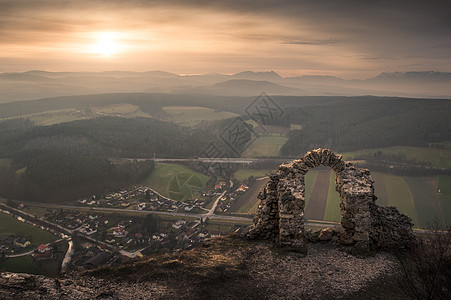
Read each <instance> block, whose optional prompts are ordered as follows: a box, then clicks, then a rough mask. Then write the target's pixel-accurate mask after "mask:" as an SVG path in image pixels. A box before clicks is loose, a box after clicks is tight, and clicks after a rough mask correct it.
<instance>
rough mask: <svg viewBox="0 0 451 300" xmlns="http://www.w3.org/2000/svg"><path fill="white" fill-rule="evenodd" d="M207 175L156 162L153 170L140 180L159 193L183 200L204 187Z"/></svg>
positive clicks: (182, 167) (181, 166)
mask: <svg viewBox="0 0 451 300" xmlns="http://www.w3.org/2000/svg"><path fill="white" fill-rule="evenodd" d="M207 181H208V176H206V175H203V174H201V173H198V172H196V171H193V170H191V169H190V168H188V167H186V166H183V165H178V164H169V163H157V164H156V168H155V170H153V172H152V173H151V174H150V175H149V176H148V177H147V178H146V179H144V181H143V182H142V184H143V185H145V186H148V187H150V188H152V189H154V190H156V191H157V192H158V193H160V194H161V195H163V196H165V197H168V198H170V199H173V200H178V201H184V200H186V199H189V198H191V197H193V196H194V194H195V193H197V192H198V191H200V190H201V189H203V188H205V185H206V183H207Z"/></svg>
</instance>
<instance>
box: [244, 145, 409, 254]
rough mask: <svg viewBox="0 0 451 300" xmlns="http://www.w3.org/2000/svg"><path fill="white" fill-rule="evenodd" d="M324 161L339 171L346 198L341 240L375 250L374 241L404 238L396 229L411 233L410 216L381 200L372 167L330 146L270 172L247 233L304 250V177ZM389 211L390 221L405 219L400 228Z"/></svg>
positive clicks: (342, 197)
mask: <svg viewBox="0 0 451 300" xmlns="http://www.w3.org/2000/svg"><path fill="white" fill-rule="evenodd" d="M320 165H323V166H328V167H330V168H331V169H332V170H333V171H334V172H335V177H336V190H337V192H338V193H339V195H340V201H341V202H340V209H341V216H342V219H341V226H342V228H343V230H342V231H341V236H340V241H341V243H343V244H346V245H354V246H355V247H357V248H359V249H369V246H370V243H371V242H374V241H375V244H378V245H379V244H381V243H382V242H384V243H385V242H386V239H387V236H389V239H393V237H395V238H396V237H397V236H400V234H399V233H395V232H394V231H400V229H399V228H401V229H402V230H401V231H403V233H404V234H405V235H406V234H407V236H409V235H410V233H411V227H412V224H411V222H410V219H409V218H408V217H407V216H405V215H402V214H400V213H399V212H398V211H397V210H396V208H381V207H379V206H377V205H376V204H375V201H376V196H375V195H374V186H373V180H372V179H371V175H370V172H369V171H368V170H367V169H359V168H355V167H354V166H353V165H352V164H351V163H349V162H348V163H345V162H344V161H343V160H342V158H341V155H336V154H335V153H334V152H333V151H331V150H329V149H316V150H313V151H310V152H308V153H307V154H306V155H304V156H303V157H302V158H300V159H298V160H294V161H292V162H291V163H288V164H282V165H281V166H280V167H279V169H278V171H277V172H276V173H274V174H271V175H270V181H269V182H268V184H267V185H266V187H265V189H263V190H262V191H261V192H260V194H259V196H258V198H259V199H260V201H261V202H260V204H259V206H258V210H257V213H256V216H255V218H254V225H253V226H251V228H250V230H249V231H248V233H247V236H248V237H250V238H262V239H275V240H276V241H277V242H278V244H279V245H280V246H283V247H290V248H292V249H293V250H297V251H304V249H305V246H306V245H305V243H306V242H305V234H304V206H305V183H304V176H305V174H306V173H307V172H308V171H309V170H310V169H313V168H315V167H317V166H320ZM387 214H391V216H390V218H389V219H390V220H392V219H393V220H395V219H399V220H400V221H399V222H401V223H400V224H398V225H399V226H398V225H396V224H392V223H393V221H388V222H387V218H386V215H387ZM382 219H384V220H383V221H381V220H382ZM390 222H392V223H390ZM395 225H396V226H395ZM390 226H392V227H393V226H394V227H393V228H394V229H393V228H390ZM409 230H410V231H409ZM404 231H405V232H404ZM401 237H402V234H401ZM400 239H402V238H400ZM382 240H383V241H382Z"/></svg>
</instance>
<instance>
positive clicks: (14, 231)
mask: <svg viewBox="0 0 451 300" xmlns="http://www.w3.org/2000/svg"><path fill="white" fill-rule="evenodd" d="M0 235H14V236H23V237H25V238H27V240H29V241H30V242H31V244H33V245H39V244H46V243H49V242H52V241H55V240H56V239H57V237H56V236H55V235H53V234H51V233H49V232H47V231H44V230H41V229H38V228H36V227H34V226H32V225H29V224H25V223H22V222H20V221H18V220H16V219H14V218H13V217H12V216H9V215H6V214H3V213H0Z"/></svg>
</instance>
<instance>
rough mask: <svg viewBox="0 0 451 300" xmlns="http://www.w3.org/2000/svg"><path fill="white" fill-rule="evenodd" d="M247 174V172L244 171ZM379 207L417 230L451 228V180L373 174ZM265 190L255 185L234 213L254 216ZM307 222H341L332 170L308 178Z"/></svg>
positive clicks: (260, 183) (321, 171)
mask: <svg viewBox="0 0 451 300" xmlns="http://www.w3.org/2000/svg"><path fill="white" fill-rule="evenodd" d="M241 172H243V174H246V173H245V171H241ZM371 175H372V178H373V180H374V181H375V182H374V186H375V194H376V197H377V200H376V203H377V204H378V205H385V206H387V205H389V206H396V207H397V208H398V210H399V211H401V212H402V213H405V214H407V215H408V216H409V217H410V218H411V219H412V222H413V223H414V226H415V227H416V228H428V227H429V226H430V224H432V223H434V222H438V224H439V225H440V226H443V225H444V224H451V188H450V187H451V176H423V177H411V176H394V175H390V174H385V173H380V172H372V173H371ZM262 188H264V184H263V182H262V181H257V182H256V183H254V184H253V185H252V186H251V187H250V189H249V190H248V191H247V192H246V193H245V194H244V195H243V196H242V197H241V198H239V200H238V201H236V202H235V203H234V204H233V205H232V207H231V211H234V212H237V213H245V214H252V213H253V212H255V208H256V207H257V205H258V199H257V195H258V192H259V190H260V189H262ZM305 200H306V202H305V216H306V219H311V220H318V221H331V222H340V220H341V214H340V199H339V194H338V192H337V191H336V190H335V174H334V172H331V171H330V170H324V169H317V168H315V169H313V170H311V171H309V172H308V173H307V174H306V176H305Z"/></svg>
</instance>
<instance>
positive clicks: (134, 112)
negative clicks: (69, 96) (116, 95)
mask: <svg viewBox="0 0 451 300" xmlns="http://www.w3.org/2000/svg"><path fill="white" fill-rule="evenodd" d="M111 115H113V116H121V117H147V118H149V117H151V115H149V114H147V113H145V112H143V111H141V110H140V109H139V107H138V106H136V105H132V104H128V103H120V104H111V105H106V106H95V107H86V109H83V110H80V109H76V108H68V109H60V110H49V111H45V112H40V113H34V114H24V115H21V116H20V117H21V118H23V119H28V120H30V121H31V122H33V123H34V124H36V125H38V126H48V125H53V124H60V123H66V122H71V121H76V120H86V119H90V118H94V117H98V116H111ZM14 118H17V116H16V117H14ZM7 119H11V118H3V119H0V121H2V120H7Z"/></svg>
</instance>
